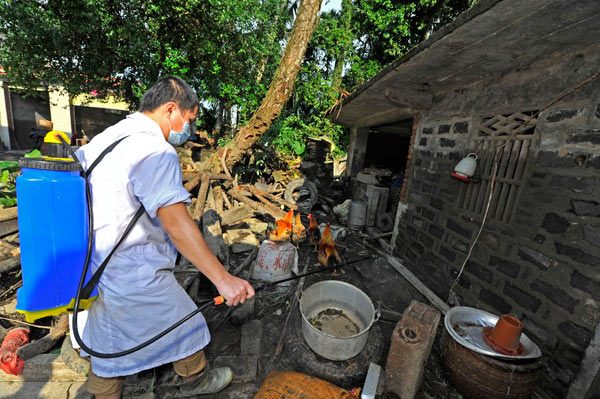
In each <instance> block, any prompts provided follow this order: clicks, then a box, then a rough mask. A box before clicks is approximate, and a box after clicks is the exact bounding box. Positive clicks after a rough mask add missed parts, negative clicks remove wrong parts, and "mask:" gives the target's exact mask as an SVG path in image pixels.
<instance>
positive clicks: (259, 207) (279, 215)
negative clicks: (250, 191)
mask: <svg viewBox="0 0 600 399" xmlns="http://www.w3.org/2000/svg"><path fill="white" fill-rule="evenodd" d="M228 194H229V195H230V196H231V197H233V198H235V199H236V200H238V201H240V202H243V203H244V204H246V205H248V206H249V207H251V208H252V209H254V210H255V211H257V212H259V213H262V214H267V215H271V216H272V217H273V218H275V220H278V219H283V218H285V212H283V211H282V210H281V209H277V210H276V211H275V210H273V209H270V208H269V207H267V206H265V205H263V204H261V203H260V202H256V201H254V200H252V199H250V198H248V197H247V196H245V195H244V194H242V193H241V192H240V191H236V190H235V189H231V190H229V191H228Z"/></svg>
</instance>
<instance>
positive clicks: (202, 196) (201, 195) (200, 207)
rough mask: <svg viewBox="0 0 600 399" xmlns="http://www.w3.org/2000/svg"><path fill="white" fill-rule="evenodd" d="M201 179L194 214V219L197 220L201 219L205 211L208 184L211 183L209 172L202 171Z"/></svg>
mask: <svg viewBox="0 0 600 399" xmlns="http://www.w3.org/2000/svg"><path fill="white" fill-rule="evenodd" d="M200 181H201V183H200V190H199V191H198V198H196V206H195V207H194V214H193V215H192V219H194V220H195V221H196V222H199V221H200V218H201V217H202V214H203V213H204V204H205V203H206V195H207V194H208V186H209V184H210V178H209V176H208V173H202V174H201V177H200Z"/></svg>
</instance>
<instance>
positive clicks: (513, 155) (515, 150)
mask: <svg viewBox="0 0 600 399" xmlns="http://www.w3.org/2000/svg"><path fill="white" fill-rule="evenodd" d="M520 150H521V142H520V141H515V142H514V143H513V146H512V148H511V151H510V158H509V160H508V167H507V168H506V173H505V174H504V177H505V178H506V179H512V178H513V176H514V174H515V169H516V168H517V160H518V158H519V152H520ZM511 187H512V185H511V184H507V183H505V184H503V185H502V190H501V191H500V197H499V198H498V204H499V205H498V207H497V208H496V213H495V214H494V218H496V219H500V220H502V217H503V215H504V213H505V212H506V211H507V210H508V209H509V208H507V207H506V205H507V203H506V199H507V198H508V193H509V192H510V188H511Z"/></svg>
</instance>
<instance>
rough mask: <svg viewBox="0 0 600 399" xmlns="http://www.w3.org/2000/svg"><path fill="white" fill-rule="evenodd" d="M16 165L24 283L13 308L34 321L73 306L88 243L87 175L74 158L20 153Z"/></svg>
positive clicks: (30, 320) (28, 319)
mask: <svg viewBox="0 0 600 399" xmlns="http://www.w3.org/2000/svg"><path fill="white" fill-rule="evenodd" d="M19 164H20V165H21V168H22V169H21V175H20V176H19V177H17V201H18V211H17V212H18V218H19V242H20V245H21V268H22V271H23V286H22V287H21V288H19V289H18V290H17V310H18V311H19V312H21V313H24V314H25V317H26V320H27V321H29V322H33V321H35V320H37V319H39V318H42V317H46V316H52V315H57V314H59V313H62V312H64V311H65V310H66V309H67V307H69V305H71V307H72V303H71V302H72V299H73V298H75V294H76V292H77V285H78V283H79V279H80V278H81V273H82V271H83V266H84V262H85V256H86V252H87V243H88V217H87V208H86V191H85V179H84V178H83V177H82V176H81V167H80V166H79V164H78V163H76V162H72V161H62V160H52V159H46V158H22V159H20V160H19ZM88 273H89V272H88ZM89 277H90V276H89V275H88V276H87V279H89ZM87 279H86V281H87ZM95 295H96V293H95V292H94V293H93V294H92V297H93V296H95Z"/></svg>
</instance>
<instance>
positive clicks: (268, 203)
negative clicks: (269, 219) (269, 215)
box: [238, 190, 286, 215]
mask: <svg viewBox="0 0 600 399" xmlns="http://www.w3.org/2000/svg"><path fill="white" fill-rule="evenodd" d="M238 192H239V193H240V194H242V195H244V196H246V197H248V198H250V197H252V196H253V195H254V197H256V198H258V199H259V200H260V202H262V205H263V206H264V207H266V208H267V209H269V210H270V211H271V212H273V213H275V214H276V213H279V212H283V213H282V215H285V214H286V212H284V211H283V210H282V209H281V208H280V207H278V206H277V205H275V204H274V203H272V202H271V201H269V200H268V199H266V198H265V197H263V196H262V195H260V194H253V193H251V192H249V191H245V190H241V191H239V190H238ZM263 193H264V192H263Z"/></svg>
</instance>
